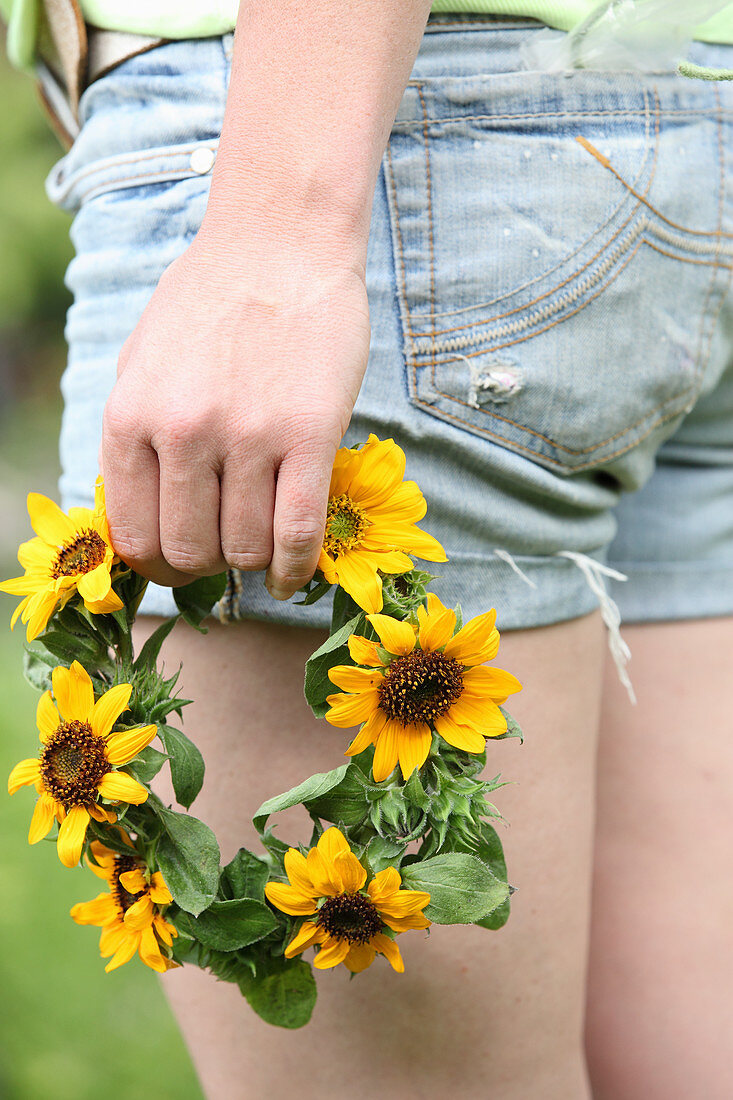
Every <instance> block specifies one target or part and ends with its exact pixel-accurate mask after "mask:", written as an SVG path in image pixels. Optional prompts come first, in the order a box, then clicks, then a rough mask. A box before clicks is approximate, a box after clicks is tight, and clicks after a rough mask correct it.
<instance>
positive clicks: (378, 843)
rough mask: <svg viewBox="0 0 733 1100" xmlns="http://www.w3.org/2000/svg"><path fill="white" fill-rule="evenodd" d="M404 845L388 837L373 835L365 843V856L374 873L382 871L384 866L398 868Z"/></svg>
mask: <svg viewBox="0 0 733 1100" xmlns="http://www.w3.org/2000/svg"><path fill="white" fill-rule="evenodd" d="M405 847H406V845H404V844H400V842H399V841H397V840H390V839H389V838H388V837H383V836H375V837H373V838H372V839H371V840H370V841H369V844H368V845H367V850H366V857H367V859H368V861H369V866H370V867H371V869H372V871H374V874H375V875H376V874H378V873H379V871H383V870H384V869H385V867H397V868H399V865H400V861H401V859H402V856H403V855H404V853H405Z"/></svg>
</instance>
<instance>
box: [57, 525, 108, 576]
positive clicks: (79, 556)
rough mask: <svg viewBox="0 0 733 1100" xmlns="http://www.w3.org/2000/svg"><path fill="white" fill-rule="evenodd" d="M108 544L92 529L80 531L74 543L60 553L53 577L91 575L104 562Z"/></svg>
mask: <svg viewBox="0 0 733 1100" xmlns="http://www.w3.org/2000/svg"><path fill="white" fill-rule="evenodd" d="M106 551H107V543H106V542H105V541H104V539H103V538H102V536H101V535H99V534H97V532H96V531H93V530H92V529H91V527H87V528H85V530H83V531H80V532H79V534H78V535H77V537H76V538H75V539H74V541H73V542H69V543H67V545H66V546H63V547H62V548H61V549H60V550H59V553H58V557H57V558H56V562H55V564H54V567H53V569H52V570H51V576H52V577H76V576H78V575H79V574H80V573H91V571H92V569H96V568H97V566H98V565H101V564H102V562H103V561H104V555H105V553H106Z"/></svg>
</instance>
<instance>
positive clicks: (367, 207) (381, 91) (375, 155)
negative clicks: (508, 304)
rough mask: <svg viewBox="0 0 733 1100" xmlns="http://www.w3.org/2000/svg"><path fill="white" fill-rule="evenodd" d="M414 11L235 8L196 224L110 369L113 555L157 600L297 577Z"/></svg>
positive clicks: (317, 524) (315, 544) (416, 7)
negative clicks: (217, 137)
mask: <svg viewBox="0 0 733 1100" xmlns="http://www.w3.org/2000/svg"><path fill="white" fill-rule="evenodd" d="M429 7H430V0H348V3H344V2H343V0H268V2H267V3H266V4H263V3H262V2H261V0H242V3H241V5H240V10H239V18H238V22H237V29H236V33H235V39H234V42H235V45H234V60H233V67H232V78H231V84H230V89H229V96H228V100H227V107H226V113H225V118H224V125H223V128H222V134H221V141H220V145H219V152H218V156H217V160H216V165H215V168H214V174H213V178H212V183H211V193H210V197H209V202H208V207H207V211H206V215H205V218H204V221H203V224H202V226H201V229H200V231H199V233H198V234H197V236H196V238H195V240H194V242H193V243H192V245H191V246H190V247H189V248H188V249H187V250H186V252H185V253H184V254H183V255H182V256H181V257H180V258H179V259H178V260H176V261H175V262H174V263H173V264H171V266H170V267H169V268H168V269H167V270H166V272H165V273H164V275H163V277H162V278H161V280H160V282H159V284H158V286H157V288H156V290H155V293H154V294H153V297H152V299H151V301H150V303H149V304H148V306H147V308H146V309H145V312H144V313H143V315H142V317H141V319H140V322H139V323H138V325H137V327H136V329H135V330H134V332H133V333H132V334H131V336H130V337H129V339H128V340H127V341H126V343H125V345H124V347H123V349H122V353H121V355H120V361H119V367H118V380H117V384H116V386H115V388H114V390H113V392H112V394H111V396H110V398H109V400H108V402H107V407H106V409H105V418H104V430H103V441H102V457H103V469H104V475H105V482H106V486H107V505H108V511H109V515H110V522H111V527H112V535H113V541H114V543H115V546H116V548H117V549H118V551H119V552H120V553H121V555H122V556H123V557H124V558H125V559H126V560H127V561H128V562H130V563H131V564H133V565H134V566H135V567H136V568H137V569H138V570H139V571H140V572H141V573H143V574H144V575H146V576H149V577H150V578H151V579H153V580H156V581H158V582H159V583H162V584H175V583H185V582H186V581H188V580H190V579H191V574H211V573H216V572H220V571H221V570H222V569H224V568H226V566H227V565H229V566H235V567H238V568H241V569H263V568H266V567H269V568H268V586H269V587H270V588H271V591H273V594H274V595H277V596H279V597H280V598H285V597H287V596H289V595H291V594H292V593H293V592H294V591H295V590H296V589H297V588H298V587H299V586H300V585H301V584H303V583H304V582H305V581H306V580H307V579H308V578H309V577H310V576H311V575H312V573H313V570H314V568H315V565H316V561H317V558H318V550H319V546H320V543H321V539H322V534H323V526H324V521H325V514H326V503H327V496H328V485H329V477H330V470H331V465H332V463H333V457H334V454H335V451H336V448H337V447H338V444H339V441H340V439H341V437H342V435H343V433H344V431H345V430H346V427H347V426H348V423H349V419H350V416H351V412H352V409H353V405H354V402H355V401H356V397H357V394H358V392H359V387H360V385H361V380H362V377H363V374H364V370H365V368H366V361H367V355H368V350H369V320H368V305H367V298H366V290H365V286H364V268H365V260H366V245H367V238H368V233H369V221H370V215H371V203H372V196H373V192H374V186H375V183H376V178H377V174H378V171H379V163H380V160H381V156H382V153H383V151H384V147H385V144H386V141H387V137H388V134H389V130H390V128H391V125H392V122H393V120H394V116H395V113H396V110H397V106H398V104H399V101H400V98H401V95H402V92H403V89H404V86H405V84H406V82H407V79H408V76H409V73H410V71H411V68H412V64H413V61H414V58H415V55H416V53H417V49H418V47H419V43H420V39H421V37H422V32H423V29H424V26H425V22H426V20H427V15H428V11H429Z"/></svg>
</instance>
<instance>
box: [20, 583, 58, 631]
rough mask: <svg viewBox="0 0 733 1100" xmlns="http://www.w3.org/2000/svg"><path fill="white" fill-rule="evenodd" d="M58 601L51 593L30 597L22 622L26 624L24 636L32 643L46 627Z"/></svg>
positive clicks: (38, 593) (40, 593) (39, 593)
mask: <svg viewBox="0 0 733 1100" xmlns="http://www.w3.org/2000/svg"><path fill="white" fill-rule="evenodd" d="M58 602H59V601H58V599H57V597H56V596H55V595H54V594H53V592H37V593H36V595H35V596H31V598H30V600H29V601H28V603H27V604H26V606H25V608H24V610H23V615H22V620H23V622H24V623H25V622H27V623H28V627H27V629H26V633H25V636H26V638H27V639H28V641H29V642H32V641H33V640H34V639H35V638H37V637H38V635H39V634H42V633H43V631H44V630H45V629H46V627H47V626H48V620H49V619H50V618H51V616H52V615H53V613H54V611H55V610H56V607H57V605H58Z"/></svg>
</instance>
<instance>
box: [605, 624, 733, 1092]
mask: <svg viewBox="0 0 733 1100" xmlns="http://www.w3.org/2000/svg"><path fill="white" fill-rule="evenodd" d="M624 635H625V637H626V639H627V641H628V642H629V644H630V646H631V650H632V654H633V661H632V664H631V671H632V675H633V679H634V683H635V687H636V691H637V695H638V699H639V703H638V706H637V707H635V708H632V707H631V706H630V705H629V704H628V701H627V700H625V698H624V696H623V694H622V692H621V691H620V690H619V688H618V685H617V684H616V683H615V680H614V676H613V674H612V672H611V669H610V668H609V669H608V674H607V682H606V687H605V691H604V699H603V716H602V724H601V742H600V749H599V759H598V830H597V840H596V857H595V866H596V875H595V884H594V900H593V926H592V928H593V930H592V950H591V963H590V973H589V1000H588V1030H587V1044H588V1057H589V1065H590V1070H591V1078H592V1082H593V1090H594V1096H595V1097H596V1100H617V1098H618V1097H623V1098H624V1100H637V1098H638V1100H642V1098H643V1100H682V1098H683V1097H684V1098H685V1100H687V1098H688V1097H690V1096H697V1097H704V1100H730V1097H731V1096H733V1062H732V1061H731V1049H732V1048H733V1004H732V1000H731V989H733V877H732V876H731V867H732V866H733V800H732V798H731V792H733V717H732V715H733V690H732V689H731V683H732V682H733V681H732V678H731V667H732V661H733V619H729V618H725V619H723V618H721V619H709V620H700V621H694V622H676V623H664V624H646V625H639V626H632V627H627V628H626V630H625V631H624Z"/></svg>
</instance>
